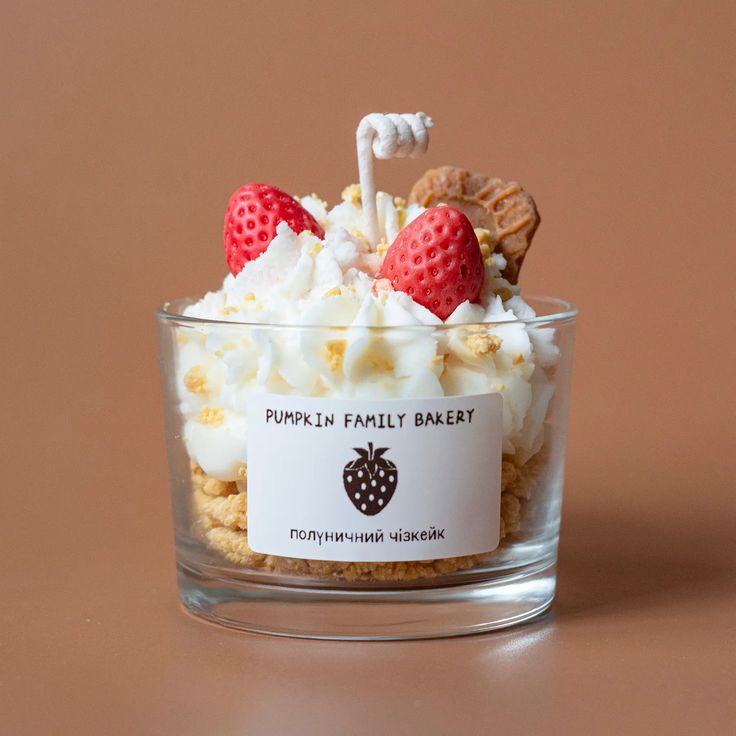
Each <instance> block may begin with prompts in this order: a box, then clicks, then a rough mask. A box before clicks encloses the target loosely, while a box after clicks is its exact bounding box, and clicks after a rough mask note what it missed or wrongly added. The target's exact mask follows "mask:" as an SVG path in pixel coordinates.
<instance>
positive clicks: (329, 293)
mask: <svg viewBox="0 0 736 736" xmlns="http://www.w3.org/2000/svg"><path fill="white" fill-rule="evenodd" d="M340 294H342V292H341V291H340V287H339V286H335V287H334V288H333V289H330V290H329V291H326V292H325V294H324V295H325V296H340Z"/></svg>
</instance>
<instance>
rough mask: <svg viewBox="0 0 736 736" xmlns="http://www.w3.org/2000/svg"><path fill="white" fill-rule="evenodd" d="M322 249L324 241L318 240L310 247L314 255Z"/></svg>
mask: <svg viewBox="0 0 736 736" xmlns="http://www.w3.org/2000/svg"><path fill="white" fill-rule="evenodd" d="M321 251H322V243H320V242H319V241H317V242H316V243H315V244H314V245H313V246H312V247H311V248H310V249H309V254H310V255H312V256H316V255H317V254H318V253H320V252H321Z"/></svg>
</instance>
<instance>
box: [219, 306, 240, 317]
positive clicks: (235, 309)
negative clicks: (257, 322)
mask: <svg viewBox="0 0 736 736" xmlns="http://www.w3.org/2000/svg"><path fill="white" fill-rule="evenodd" d="M239 311H240V307H225V309H223V310H222V313H223V314H224V315H225V316H227V315H228V314H234V313H235V312H239Z"/></svg>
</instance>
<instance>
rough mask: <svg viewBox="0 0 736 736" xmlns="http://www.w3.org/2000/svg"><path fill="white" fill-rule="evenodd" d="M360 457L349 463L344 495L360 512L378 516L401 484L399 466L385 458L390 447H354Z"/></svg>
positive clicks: (345, 471)
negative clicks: (399, 483)
mask: <svg viewBox="0 0 736 736" xmlns="http://www.w3.org/2000/svg"><path fill="white" fill-rule="evenodd" d="M353 449H354V450H355V452H357V453H358V457H357V458H356V459H355V460H353V461H352V462H349V463H348V464H347V465H346V466H345V469H344V470H343V473H342V482H343V485H344V486H345V492H346V493H347V494H348V498H349V499H350V500H351V501H352V504H353V506H355V508H356V509H358V511H360V512H361V513H362V514H365V515H366V516H375V515H376V514H377V513H378V512H379V511H382V510H383V509H385V508H386V506H387V505H388V502H389V501H390V500H391V497H392V496H393V495H394V491H395V490H396V486H397V484H398V481H399V473H398V471H397V470H396V465H395V464H394V463H393V462H392V461H391V460H389V459H387V458H385V457H384V454H385V453H387V452H388V451H389V449H390V448H389V447H377V448H376V449H375V450H374V449H373V443H372V442H369V443H368V448H367V449H366V448H364V447H354V448H353Z"/></svg>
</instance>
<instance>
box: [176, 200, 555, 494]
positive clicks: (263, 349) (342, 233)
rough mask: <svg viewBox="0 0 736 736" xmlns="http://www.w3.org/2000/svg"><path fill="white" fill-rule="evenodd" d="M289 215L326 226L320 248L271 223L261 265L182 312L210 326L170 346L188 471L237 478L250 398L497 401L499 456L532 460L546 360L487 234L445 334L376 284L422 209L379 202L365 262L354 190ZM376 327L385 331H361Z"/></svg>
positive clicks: (545, 348)
mask: <svg viewBox="0 0 736 736" xmlns="http://www.w3.org/2000/svg"><path fill="white" fill-rule="evenodd" d="M301 204H302V206H304V207H305V208H306V209H307V210H309V212H310V213H311V214H312V215H313V216H314V217H315V218H316V219H317V220H318V221H319V223H320V225H322V227H323V228H324V230H325V237H324V239H323V240H320V239H319V238H318V237H316V236H315V235H314V234H312V233H311V232H309V231H305V232H302V233H300V234H299V235H297V234H296V233H294V232H293V231H292V230H291V229H290V228H289V227H288V225H287V224H286V223H281V224H280V225H279V226H278V228H277V234H276V237H275V238H274V239H273V240H272V241H271V243H270V245H269V247H268V249H267V250H266V251H265V252H264V253H263V254H262V255H261V256H260V257H259V258H257V259H255V260H253V261H250V262H249V263H247V264H246V265H245V267H244V268H243V270H242V271H241V272H240V273H239V274H238V275H237V276H232V275H228V276H227V277H226V278H225V280H224V282H223V285H222V288H221V289H220V290H218V291H214V292H210V293H208V294H206V295H205V296H204V297H203V298H202V299H200V300H199V301H198V302H197V303H195V304H193V305H191V306H189V307H187V309H186V310H185V311H184V314H185V316H188V317H196V318H200V319H205V320H216V321H217V323H216V324H213V323H210V324H201V325H200V324H193V325H192V326H186V327H181V328H179V332H178V334H177V341H178V355H177V377H176V380H177V387H178V391H179V397H180V400H181V412H182V415H183V417H184V420H185V424H184V431H183V434H184V439H185V442H186V445H187V449H188V452H189V454H190V456H191V458H192V459H193V461H194V462H196V463H197V464H198V465H199V466H200V467H202V469H203V470H204V471H205V472H206V473H207V474H208V475H211V476H213V477H215V478H218V479H221V480H228V481H229V480H237V479H239V478H241V477H243V472H244V467H245V465H246V463H247V454H248V426H247V421H246V409H245V407H246V404H247V397H248V395H249V394H251V393H254V392H257V393H265V392H268V393H278V394H297V395H300V396H331V397H343V398H347V397H353V398H376V399H378V398H398V397H404V398H419V397H434V396H443V395H447V396H453V395H470V394H479V393H488V392H499V393H501V395H502V396H503V400H504V402H503V407H504V408H503V452H504V453H505V454H508V455H513V456H514V457H515V462H516V463H517V464H519V465H521V464H523V463H524V462H526V460H528V458H529V457H531V456H532V455H533V454H535V453H536V452H537V451H538V450H539V448H540V447H541V444H542V442H543V424H544V418H545V416H546V413H547V407H548V404H549V401H550V399H551V397H552V392H553V386H552V384H551V382H550V380H549V378H548V376H547V372H546V369H547V368H549V367H551V366H553V365H554V364H555V363H556V362H557V360H558V350H557V348H556V346H555V345H554V342H553V336H554V333H553V331H552V330H551V329H549V328H538V327H534V326H530V325H525V324H524V323H522V322H518V321H517V320H519V319H528V318H530V317H533V316H534V311H533V309H532V308H531V307H530V306H529V305H528V304H527V303H526V302H525V301H524V300H523V299H522V297H521V296H520V294H519V290H518V287H516V286H514V285H512V284H510V283H509V282H508V281H506V280H505V279H504V278H503V277H502V276H501V270H502V269H503V268H504V267H505V265H506V263H505V259H504V258H503V256H502V255H500V254H498V253H492V252H491V248H490V246H489V243H490V234H489V233H487V231H477V232H478V235H479V241H480V242H481V248H482V250H483V253H484V261H485V268H486V275H485V281H484V286H483V291H482V293H481V296H480V301H479V303H478V304H471V303H469V302H464V303H462V304H460V305H459V306H458V307H457V308H456V309H455V311H454V312H453V313H452V314H451V315H450V316H449V317H448V318H447V320H445V322H444V323H443V322H442V320H440V319H439V318H438V317H436V316H435V315H434V314H433V313H432V312H430V311H429V310H427V309H425V308H424V307H423V306H421V305H420V304H417V303H416V302H414V301H413V300H412V299H411V297H409V296H408V295H407V294H405V293H403V292H397V291H393V290H392V289H391V287H390V285H389V284H388V282H387V281H385V280H381V279H376V278H375V274H376V273H377V272H378V271H379V269H380V265H381V262H382V259H383V255H384V254H385V251H386V247H387V246H386V243H391V242H392V241H393V240H394V238H395V237H396V235H397V234H398V232H399V230H400V229H401V228H402V227H404V226H405V225H406V224H407V223H409V222H410V221H411V220H412V219H414V218H415V217H417V216H418V215H419V214H420V213H421V212H422V211H423V209H424V208H422V207H420V206H419V205H408V206H407V205H406V204H405V203H404V202H403V200H400V199H394V198H393V197H391V196H389V195H388V194H385V193H383V192H379V193H378V195H377V215H378V238H379V240H380V242H379V246H378V248H377V250H376V251H375V252H374V251H373V250H372V249H371V247H370V245H369V242H368V239H367V237H366V235H365V223H364V216H363V210H362V208H361V206H360V194H359V189H358V187H355V186H353V187H348V188H347V189H346V190H345V192H344V193H343V202H341V203H340V204H338V205H337V206H335V207H333V208H332V209H329V210H328V208H327V206H326V204H325V203H324V202H322V201H321V200H320V199H319V198H318V197H316V196H315V195H312V196H309V197H303V198H302V199H301ZM229 322H232V323H248V326H247V327H244V326H242V325H235V324H228V323H229ZM482 323H493V324H492V325H491V326H489V327H488V328H486V327H480V326H479V325H481V324H482ZM261 325H262V327H261ZM285 325H288V326H292V327H285ZM453 325H456V326H457V327H456V329H448V328H451V327H452V326H453ZM382 327H390V328H391V329H388V330H379V329H372V328H382ZM432 328H442V329H432Z"/></svg>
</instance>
